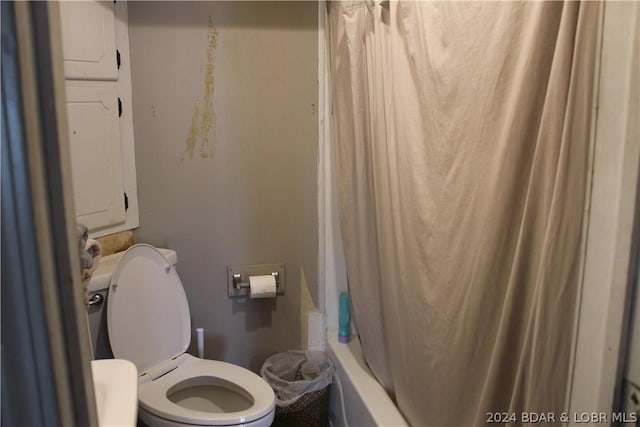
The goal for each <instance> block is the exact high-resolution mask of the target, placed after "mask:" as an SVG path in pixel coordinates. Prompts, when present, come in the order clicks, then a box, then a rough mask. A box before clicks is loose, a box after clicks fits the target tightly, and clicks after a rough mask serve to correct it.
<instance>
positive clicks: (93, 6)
mask: <svg viewBox="0 0 640 427" xmlns="http://www.w3.org/2000/svg"><path fill="white" fill-rule="evenodd" d="M59 4H60V20H61V23H62V46H63V48H62V50H63V55H64V74H65V78H67V79H80V80H116V79H117V78H118V68H117V63H116V35H115V20H114V14H113V3H111V2H102V1H100V2H99V1H65V2H60V3H59Z"/></svg>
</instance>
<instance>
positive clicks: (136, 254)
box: [107, 244, 275, 427]
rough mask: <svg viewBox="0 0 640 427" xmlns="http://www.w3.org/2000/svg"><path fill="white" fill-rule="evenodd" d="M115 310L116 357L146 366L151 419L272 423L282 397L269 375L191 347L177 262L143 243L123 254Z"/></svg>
mask: <svg viewBox="0 0 640 427" xmlns="http://www.w3.org/2000/svg"><path fill="white" fill-rule="evenodd" d="M165 253H167V252H166V251H165ZM169 254H171V253H170V252H169ZM169 258H171V257H169ZM173 258H174V259H176V258H175V253H174V255H173ZM107 310H108V314H107V328H108V332H109V342H110V344H111V350H112V352H113V355H114V356H115V357H116V358H119V359H127V360H130V361H132V362H133V363H135V365H136V366H137V368H138V375H139V377H138V378H139V384H138V399H139V411H138V414H139V417H140V419H141V420H142V421H144V422H145V423H146V424H148V425H149V426H151V427H155V426H251V427H262V426H270V425H271V423H272V422H273V417H274V413H275V396H274V393H273V390H272V389H271V387H270V386H269V385H268V384H267V383H266V382H265V381H264V380H263V379H262V378H260V377H259V376H258V375H256V374H254V373H253V372H251V371H249V370H247V369H244V368H241V367H239V366H236V365H232V364H230V363H225V362H218V361H214V360H204V359H199V358H196V357H194V356H191V355H189V354H187V353H185V351H186V350H187V348H188V347H189V343H190V341H191V320H190V313H189V306H188V303H187V298H186V295H185V293H184V289H183V287H182V283H181V282H180V278H179V277H178V274H177V272H176V270H175V266H174V265H172V262H170V261H168V259H167V258H165V256H163V255H162V253H160V252H159V251H158V250H157V249H156V248H154V247H153V246H150V245H145V244H138V245H135V246H132V247H131V248H129V250H127V251H126V252H125V253H124V255H122V257H121V258H120V260H119V261H118V263H117V265H116V267H115V269H114V271H113V274H112V276H111V280H110V284H109V296H108V305H107Z"/></svg>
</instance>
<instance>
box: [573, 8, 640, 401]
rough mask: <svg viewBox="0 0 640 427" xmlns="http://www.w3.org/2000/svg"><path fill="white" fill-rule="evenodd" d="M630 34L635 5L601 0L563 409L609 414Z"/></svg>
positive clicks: (627, 140)
mask: <svg viewBox="0 0 640 427" xmlns="http://www.w3.org/2000/svg"><path fill="white" fill-rule="evenodd" d="M637 39H638V3H636V2H606V3H605V9H604V26H603V44H602V57H601V58H602V59H601V67H600V81H599V86H600V88H599V99H598V113H597V121H596V134H595V156H594V172H593V185H592V194H591V206H590V208H589V209H590V212H589V229H588V235H587V249H586V261H585V269H584V282H583V289H582V300H581V308H580V314H579V316H580V317H579V326H578V338H577V347H576V359H575V367H574V372H573V384H572V392H571V393H572V394H571V400H570V407H569V413H570V414H573V413H578V414H580V413H583V412H604V413H607V414H610V413H611V411H612V402H613V398H614V390H615V386H616V380H617V369H618V363H619V359H620V344H621V343H620V340H621V333H622V326H623V321H624V318H623V314H624V310H623V308H624V306H625V297H626V295H627V289H628V271H629V268H630V259H629V258H630V248H631V234H632V229H633V221H634V208H635V198H636V186H637V181H638V159H639V158H640V138H639V135H638V115H637V112H638V93H637V89H636V91H635V93H634V92H632V89H631V88H632V85H631V84H632V82H633V81H634V79H635V81H636V83H637V79H638V75H639V74H638V69H637V59H638V52H637V46H638V44H637ZM634 43H635V47H634ZM634 54H635V61H636V66H635V70H634V66H633V61H634ZM635 87H636V88H637V84H636V86H635ZM631 268H634V267H633V266H632V265H631Z"/></svg>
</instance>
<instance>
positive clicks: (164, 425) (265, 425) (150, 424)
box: [138, 406, 276, 427]
mask: <svg viewBox="0 0 640 427" xmlns="http://www.w3.org/2000/svg"><path fill="white" fill-rule="evenodd" d="M275 413H276V412H275V409H274V410H273V411H271V412H270V413H269V414H267V415H266V416H264V417H262V418H260V419H258V420H254V421H251V422H248V423H242V424H234V425H233V427H269V426H270V425H271V424H272V423H273V418H274V417H275ZM138 419H139V420H140V421H142V423H144V424H142V423H140V422H139V423H138V427H184V426H189V427H210V426H205V425H201V424H182V423H179V422H177V421H171V420H167V419H165V418H160V417H158V416H156V415H154V414H152V413H151V412H149V411H147V410H146V409H144V408H142V407H140V406H138ZM225 426H228V424H225Z"/></svg>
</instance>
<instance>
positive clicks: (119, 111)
mask: <svg viewBox="0 0 640 427" xmlns="http://www.w3.org/2000/svg"><path fill="white" fill-rule="evenodd" d="M118 117H122V100H121V99H120V97H118Z"/></svg>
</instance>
